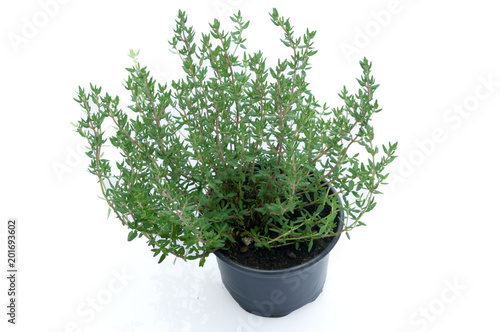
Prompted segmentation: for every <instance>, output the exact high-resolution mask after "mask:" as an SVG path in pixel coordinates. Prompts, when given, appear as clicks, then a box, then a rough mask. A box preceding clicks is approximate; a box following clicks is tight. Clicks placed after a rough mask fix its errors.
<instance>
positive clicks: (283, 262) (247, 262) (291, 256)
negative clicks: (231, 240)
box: [222, 237, 333, 270]
mask: <svg viewBox="0 0 500 332" xmlns="http://www.w3.org/2000/svg"><path fill="white" fill-rule="evenodd" d="M332 239H333V237H330V238H325V239H317V240H314V245H313V247H312V249H311V251H310V252H309V251H307V247H308V244H307V243H301V244H300V245H299V249H298V250H297V249H295V244H293V245H289V246H283V247H278V248H272V249H270V250H269V249H266V248H255V247H254V245H253V244H252V245H250V246H241V247H235V248H233V249H229V250H223V251H222V253H224V254H225V255H226V256H228V257H229V258H230V259H231V260H232V261H234V262H237V263H238V264H241V265H244V266H248V267H251V268H254V269H259V270H279V269H286V268H289V267H293V266H296V265H299V264H302V263H305V262H307V261H309V260H311V259H312V258H314V257H316V256H317V255H319V254H320V253H321V252H322V251H323V250H324V249H325V248H326V247H327V246H328V244H329V243H330V241H332Z"/></svg>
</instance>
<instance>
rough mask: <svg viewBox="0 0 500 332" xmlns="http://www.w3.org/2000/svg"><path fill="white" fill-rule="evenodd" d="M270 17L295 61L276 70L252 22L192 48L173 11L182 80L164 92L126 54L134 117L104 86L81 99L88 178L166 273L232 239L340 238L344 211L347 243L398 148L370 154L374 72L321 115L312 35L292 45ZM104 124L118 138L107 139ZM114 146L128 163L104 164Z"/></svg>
mask: <svg viewBox="0 0 500 332" xmlns="http://www.w3.org/2000/svg"><path fill="white" fill-rule="evenodd" d="M270 17H271V21H272V23H273V24H274V25H276V26H277V27H279V28H280V29H282V31H283V39H281V42H282V43H283V44H284V45H285V46H286V47H287V48H288V49H289V51H290V56H289V57H287V58H286V59H284V60H278V63H277V65H276V66H274V67H273V68H270V67H268V66H267V65H266V58H265V56H264V54H263V53H262V52H260V51H259V52H256V53H255V52H254V53H252V52H249V51H247V49H246V47H245V41H246V39H245V38H244V36H245V35H244V32H245V30H246V29H247V28H248V26H249V22H245V21H243V19H242V16H241V14H240V13H238V14H236V15H234V16H233V17H231V19H232V21H233V22H234V23H235V29H234V31H232V32H225V31H223V30H221V26H220V22H219V21H218V20H214V22H213V23H212V24H210V28H211V29H210V32H209V33H207V34H202V35H201V40H200V42H199V43H195V33H194V30H193V28H192V27H189V26H188V25H187V16H186V14H185V12H182V11H179V14H178V19H177V20H176V27H175V29H174V37H173V39H172V40H171V42H170V44H171V46H172V48H173V49H174V50H175V52H176V53H177V54H178V55H179V57H180V59H181V61H182V69H183V70H184V72H185V77H184V78H182V79H179V80H177V81H172V82H171V83H170V85H169V86H168V85H167V84H166V83H165V84H161V83H159V82H156V81H155V79H154V78H153V77H152V76H151V74H150V72H149V71H148V69H147V68H146V67H143V66H141V65H140V64H139V62H138V60H137V56H138V52H137V53H135V52H133V51H131V53H130V56H131V57H132V58H133V59H134V65H133V67H132V68H127V71H128V72H129V76H128V79H126V81H125V83H124V87H125V88H126V89H127V90H128V91H129V93H130V96H131V103H130V106H129V110H122V109H120V108H119V107H118V105H119V99H118V97H112V96H110V95H109V94H107V93H105V94H103V93H101V88H100V87H97V86H95V85H92V84H91V85H90V91H89V92H87V91H86V90H85V89H83V88H81V87H80V88H79V91H78V96H77V98H75V100H76V101H77V102H78V103H79V104H80V105H81V107H82V108H83V111H84V112H85V116H84V117H83V118H82V119H81V120H80V121H79V123H78V125H77V131H78V133H80V134H81V135H82V136H83V137H85V138H86V139H87V140H88V143H89V149H88V152H87V155H88V156H89V157H90V159H91V162H90V167H89V171H90V173H92V174H94V175H96V176H97V177H98V180H99V184H100V186H101V189H102V192H103V195H104V199H105V200H106V201H107V203H108V204H109V207H110V210H111V211H113V212H114V214H115V215H116V216H117V217H118V219H119V220H121V222H122V223H123V224H124V225H126V226H128V227H129V228H130V230H131V231H130V234H129V240H132V239H134V238H135V237H137V236H139V237H141V236H144V237H146V238H147V241H148V244H149V245H151V246H152V251H153V252H154V255H155V256H156V255H159V256H160V262H161V261H162V260H163V259H164V258H165V257H166V256H167V255H168V254H172V255H175V256H177V257H180V258H182V259H200V265H203V263H204V261H205V258H206V257H207V255H209V254H210V253H211V252H214V251H215V250H217V249H221V248H227V247H228V246H229V245H231V243H235V242H238V241H244V242H246V243H253V244H254V245H255V246H256V247H263V248H270V247H276V246H283V245H289V244H297V243H299V242H306V243H308V244H309V248H311V246H312V243H313V240H314V239H318V238H323V237H331V236H334V235H336V234H337V233H335V230H336V223H337V222H338V218H336V216H337V214H338V213H339V211H340V210H343V211H344V213H345V216H346V217H345V219H344V220H342V221H341V222H343V223H344V229H343V231H342V232H349V231H351V230H352V229H353V228H355V227H358V226H361V225H364V224H363V222H362V221H361V218H362V217H363V216H364V214H365V213H366V212H368V211H370V210H372V209H373V208H374V207H375V204H376V203H375V200H374V195H375V194H379V193H380V192H379V185H380V184H383V181H384V180H385V179H386V178H387V176H388V174H387V173H384V169H385V168H386V166H387V165H388V164H389V163H390V162H392V161H393V160H394V159H395V156H394V153H395V151H396V146H397V143H396V144H390V143H389V144H388V146H383V153H381V152H382V151H379V148H378V147H377V146H375V145H374V143H373V140H374V131H373V127H372V126H371V125H370V120H371V118H372V115H373V114H375V113H378V112H380V111H381V109H380V108H379V106H378V102H377V101H376V100H374V98H373V94H374V92H375V90H376V89H377V87H378V85H377V84H375V81H374V79H373V77H372V76H371V74H370V71H371V63H370V62H368V60H366V59H364V60H363V61H361V62H360V64H361V68H362V75H361V78H360V79H358V83H359V86H360V87H359V90H358V91H357V93H356V94H350V93H349V92H348V91H347V89H346V88H345V87H344V89H343V90H342V91H341V92H340V94H339V96H340V98H341V99H342V101H343V105H342V106H341V107H338V108H331V107H328V106H326V105H323V106H321V105H320V104H319V102H318V101H317V100H316V98H315V97H314V95H313V94H312V92H311V91H310V90H309V88H308V83H307V81H306V77H307V72H308V70H309V69H310V63H309V59H310V57H311V56H312V55H314V54H315V53H316V52H317V51H316V50H315V49H314V47H313V39H314V36H315V33H316V32H315V31H309V30H307V31H306V32H305V34H304V35H303V36H299V37H297V36H296V35H295V32H294V29H293V27H292V26H291V24H290V22H289V19H285V18H283V17H281V16H280V15H279V14H278V12H277V10H276V9H274V10H273V12H272V13H270ZM106 121H111V123H112V124H113V125H114V128H115V132H114V133H113V134H112V135H109V133H107V134H106V135H105V130H104V125H103V124H104V123H105V122H106ZM108 136H109V137H108ZM106 142H109V143H111V145H112V146H113V147H115V148H117V149H118V151H120V154H121V156H122V158H121V160H118V161H113V162H111V161H110V160H108V159H105V158H104V157H103V147H104V145H105V143H106ZM356 147H357V148H356ZM354 150H355V151H354ZM112 164H113V167H112ZM114 165H116V168H115V167H114ZM330 186H331V187H332V188H335V189H336V192H335V193H333V192H332V191H329V190H328V188H330ZM339 195H340V197H342V204H340V203H339V201H340V200H339V199H337V196H339ZM325 207H328V209H327V210H326V211H328V213H326V214H325V213H324V211H323V210H325ZM322 211H323V213H322ZM347 234H348V233H347Z"/></svg>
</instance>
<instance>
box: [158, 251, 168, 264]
mask: <svg viewBox="0 0 500 332" xmlns="http://www.w3.org/2000/svg"><path fill="white" fill-rule="evenodd" d="M166 257H167V254H166V253H162V254H161V257H160V260H159V261H158V264H160V263H161V262H163V261H164V260H165V258H166Z"/></svg>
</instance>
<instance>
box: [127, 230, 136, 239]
mask: <svg viewBox="0 0 500 332" xmlns="http://www.w3.org/2000/svg"><path fill="white" fill-rule="evenodd" d="M136 237H137V231H136V230H132V231H130V233H128V240H129V241H132V240H133V239H135V238H136Z"/></svg>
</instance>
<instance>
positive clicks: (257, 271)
mask: <svg viewBox="0 0 500 332" xmlns="http://www.w3.org/2000/svg"><path fill="white" fill-rule="evenodd" d="M335 219H337V220H339V222H337V228H336V230H335V231H336V233H338V232H340V231H342V229H343V228H344V224H343V220H344V211H342V210H339V212H338V214H337V217H336V218H335ZM341 234H342V233H339V234H337V235H335V236H333V237H332V238H331V241H330V242H329V243H328V245H327V246H326V247H325V249H323V251H322V252H321V253H319V254H318V255H317V256H315V257H313V258H312V259H310V260H308V261H307V262H304V263H302V264H298V265H295V266H291V267H288V268H284V269H276V270H266V269H256V268H253V267H249V266H245V265H241V264H239V263H237V262H235V261H233V260H231V259H230V258H229V257H228V256H227V255H225V254H224V253H223V250H221V249H218V250H216V251H215V252H214V254H215V256H216V257H217V258H218V259H220V260H221V261H223V262H224V263H226V264H228V265H229V266H231V267H233V268H235V269H238V270H243V271H246V272H248V273H252V274H259V275H279V274H289V273H294V272H298V271H302V270H304V269H306V268H308V267H310V266H313V265H315V264H317V263H318V262H319V261H321V260H322V259H323V258H324V257H326V256H327V255H328V254H329V253H330V251H331V250H332V249H333V247H334V246H335V245H336V244H337V242H338V240H339V238H340V235H341Z"/></svg>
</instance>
